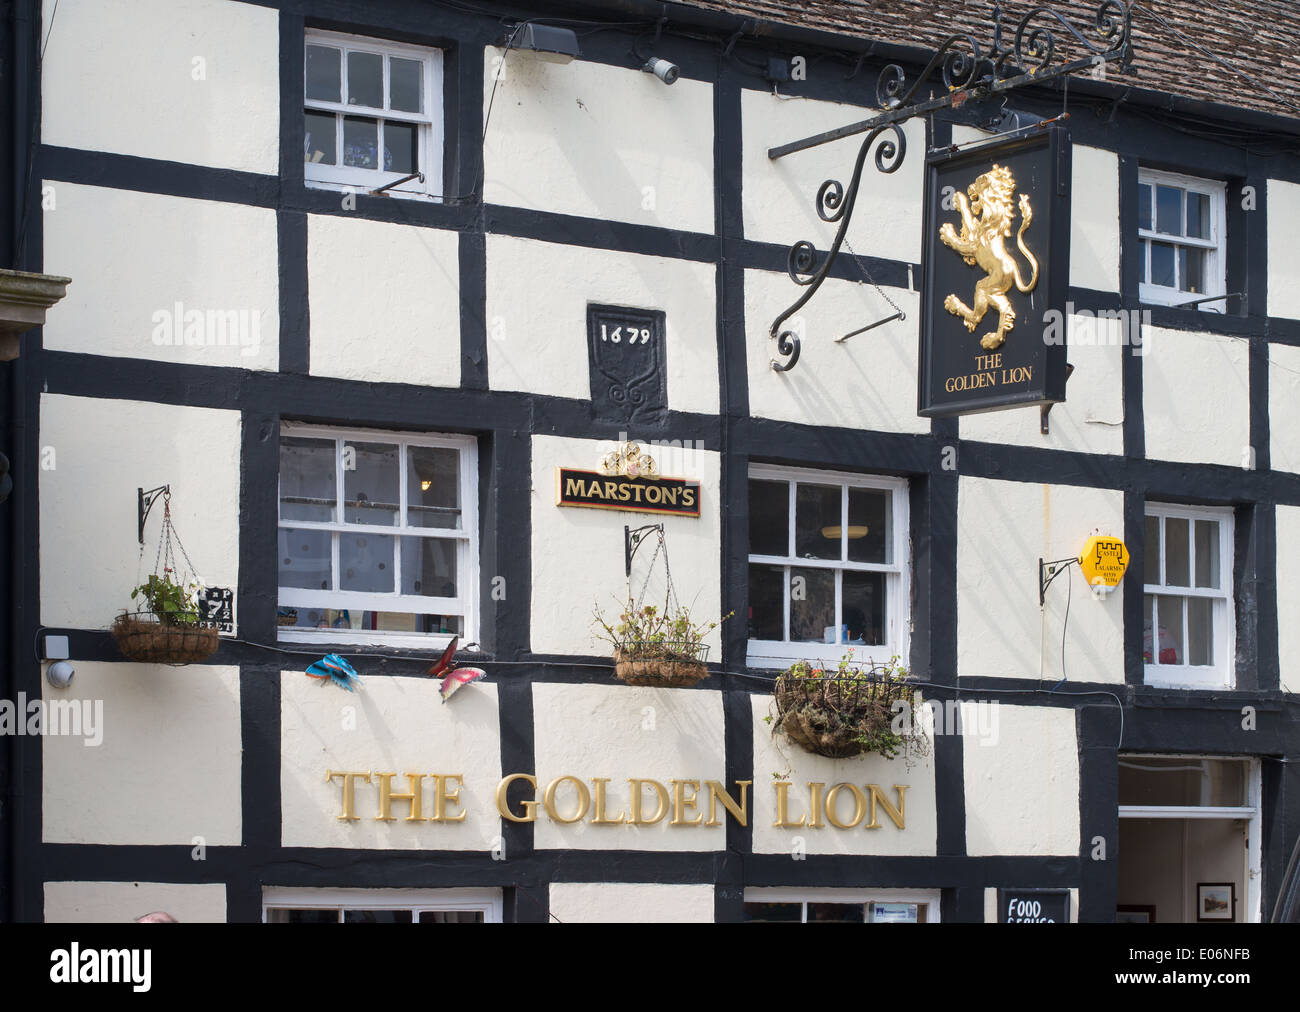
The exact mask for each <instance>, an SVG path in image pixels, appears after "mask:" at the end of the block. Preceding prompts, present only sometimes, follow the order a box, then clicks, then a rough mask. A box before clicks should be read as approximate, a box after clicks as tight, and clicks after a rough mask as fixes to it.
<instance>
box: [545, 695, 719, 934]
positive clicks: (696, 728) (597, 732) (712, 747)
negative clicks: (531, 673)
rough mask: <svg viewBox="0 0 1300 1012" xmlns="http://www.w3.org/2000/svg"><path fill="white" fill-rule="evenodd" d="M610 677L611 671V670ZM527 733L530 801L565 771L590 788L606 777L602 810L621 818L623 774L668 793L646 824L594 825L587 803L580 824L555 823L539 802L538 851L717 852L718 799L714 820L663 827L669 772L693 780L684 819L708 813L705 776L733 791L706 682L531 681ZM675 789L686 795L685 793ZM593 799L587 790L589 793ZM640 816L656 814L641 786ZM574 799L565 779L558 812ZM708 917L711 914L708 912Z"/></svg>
mask: <svg viewBox="0 0 1300 1012" xmlns="http://www.w3.org/2000/svg"><path fill="white" fill-rule="evenodd" d="M610 677H611V679H612V674H611V676H610ZM533 728H534V732H533V740H534V741H535V742H536V749H537V800H538V801H541V800H542V794H543V792H544V791H545V789H546V785H547V784H549V783H550V782H551V781H552V780H554V779H555V778H556V777H562V776H573V777H577V778H578V779H580V780H582V781H583V782H584V783H585V784H586V785H587V789H588V790H589V791H592V790H593V787H592V784H591V778H592V777H608V778H609V783H608V784H607V785H606V794H605V797H606V805H605V814H606V817H607V818H610V819H616V818H618V816H619V813H623V814H626V815H628V816H629V818H630V812H631V808H630V803H631V791H632V788H631V785H630V784H629V783H628V780H629V778H637V779H642V780H657V781H658V782H659V783H661V784H662V785H663V786H664V788H665V789H666V790H667V791H668V795H669V801H668V806H669V807H668V813H667V815H665V817H664V818H663V820H662V821H660V822H657V823H655V824H653V825H648V826H633V825H627V824H626V823H625V824H624V825H620V826H595V825H592V824H591V819H592V817H593V815H594V809H593V810H592V811H590V812H588V814H587V816H586V818H584V819H583V820H582V821H580V822H575V823H570V824H562V823H558V822H555V821H554V820H552V819H551V818H550V817H549V816H548V815H547V814H546V811H545V809H544V808H541V807H539V808H538V809H537V824H536V828H535V830H534V845H535V846H536V847H537V849H538V850H675V851H705V850H723V849H725V848H726V845H727V828H726V822H727V820H728V819H730V818H731V816H730V815H728V814H727V813H726V812H725V811H724V810H723V809H722V807H721V804H719V806H718V821H719V825H717V826H704V825H699V826H672V825H669V823H670V822H671V821H672V818H673V814H672V790H673V787H672V784H671V783H670V781H671V780H698V781H700V788H701V789H700V792H699V794H698V797H697V803H696V808H695V811H694V814H692V813H690V812H689V811H684V812H683V818H685V819H692V818H695V817H696V816H697V815H700V814H703V821H707V820H708V818H709V804H708V798H709V793H708V790H707V788H705V787H704V781H706V780H716V781H718V782H719V783H720V784H723V786H725V787H726V788H727V790H728V792H729V793H730V794H731V795H732V796H733V797H738V796H739V792H738V790H737V789H736V788H735V785H734V784H730V783H727V782H726V776H727V770H726V756H725V754H724V749H723V740H724V728H723V717H722V693H721V692H715V691H712V690H707V689H705V690H700V689H692V690H690V691H686V690H684V689H652V688H648V687H645V686H631V685H622V684H604V685H602V684H587V685H560V684H553V683H543V682H536V683H534V684H533ZM684 797H689V794H685V795H684ZM593 798H594V794H593ZM642 803H643V806H644V807H643V809H642V811H643V814H644V816H645V817H646V818H649V817H650V816H652V815H654V814H655V811H656V808H657V805H658V802H657V801H656V796H655V794H654V793H653V790H652V789H650V788H646V789H644V791H643V802H642ZM577 804H578V800H577V791H576V788H574V787H573V785H572V784H565V785H562V786H561V787H560V788H559V789H558V790H557V793H556V807H557V809H558V810H559V811H560V813H561V814H562V815H566V816H567V815H568V814H569V813H571V812H572V811H573V810H574V809H575V807H576V806H577ZM709 916H710V918H712V912H711V911H710V915H709Z"/></svg>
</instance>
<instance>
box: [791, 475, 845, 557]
mask: <svg viewBox="0 0 1300 1012" xmlns="http://www.w3.org/2000/svg"><path fill="white" fill-rule="evenodd" d="M842 495H843V489H841V488H840V486H839V485H806V484H804V483H803V482H799V485H798V487H797V489H796V490H795V505H794V509H795V529H794V553H795V555H797V556H798V557H799V558H801V559H841V558H843V557H844V556H843V555H842V554H841V551H840V546H841V541H842V539H841V532H840V524H841V522H842V520H843V512H842V498H841V497H842Z"/></svg>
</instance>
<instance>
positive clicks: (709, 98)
mask: <svg viewBox="0 0 1300 1012" xmlns="http://www.w3.org/2000/svg"><path fill="white" fill-rule="evenodd" d="M485 57H486V58H485V61H484V82H483V104H484V110H485V114H486V110H487V107H488V103H489V102H490V103H491V119H490V120H489V121H488V128H487V136H486V138H485V139H484V142H483V163H484V177H485V184H484V198H483V199H484V200H485V201H486V202H487V203H489V204H509V205H512V206H515V207H533V208H537V209H539V210H543V211H555V212H558V213H561V214H575V215H581V216H583V217H587V218H602V219H612V220H614V221H628V222H634V223H636V224H640V225H658V226H661V227H663V228H674V229H682V230H685V231H691V232H712V231H713V89H712V86H711V85H709V84H707V83H705V82H702V81H692V80H689V79H687V78H685V77H683V78H680V79H679V80H678V81H677V82H676V83H675V84H673V85H672V86H671V87H665V86H664V85H663V84H662V83H660V81H659V79H658V78H656V77H655V76H654V75H653V74H647V73H643V72H642V71H640V70H634V69H631V68H622V67H610V66H607V65H604V64H600V63H593V62H589V61H586V60H581V59H579V60H574V61H573V62H572V63H568V64H557V63H547V62H545V61H543V60H539V59H537V58H536V57H535V56H533V55H531V54H529V53H523V52H520V51H518V50H515V51H513V52H511V53H509V54H508V55H507V56H505V59H504V74H502V75H501V76H500V80H497V78H498V73H499V71H500V70H501V68H502V66H503V62H502V50H501V49H496V48H488V49H487V50H486V53H485ZM494 84H495V88H496V95H495V98H494V97H493V86H494Z"/></svg>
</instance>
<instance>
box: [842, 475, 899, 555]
mask: <svg viewBox="0 0 1300 1012" xmlns="http://www.w3.org/2000/svg"><path fill="white" fill-rule="evenodd" d="M889 496H890V493H889V492H884V491H877V490H875V489H867V488H851V489H849V529H848V540H849V561H850V562H879V563H886V564H888V563H891V562H893V561H894V560H893V540H894V539H893V531H892V530H891V529H890V523H889Z"/></svg>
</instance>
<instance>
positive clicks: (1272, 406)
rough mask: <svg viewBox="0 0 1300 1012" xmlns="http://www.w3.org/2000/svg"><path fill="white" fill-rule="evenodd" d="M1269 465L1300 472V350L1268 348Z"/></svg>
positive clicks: (1285, 347) (1274, 468) (1273, 345)
mask: <svg viewBox="0 0 1300 1012" xmlns="http://www.w3.org/2000/svg"><path fill="white" fill-rule="evenodd" d="M1268 432H1269V464H1270V466H1271V467H1272V469H1273V470H1274V471H1291V472H1293V473H1300V348H1295V347H1292V346H1291V345H1286V344H1270V345H1269V346H1268Z"/></svg>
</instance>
